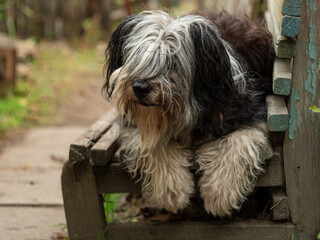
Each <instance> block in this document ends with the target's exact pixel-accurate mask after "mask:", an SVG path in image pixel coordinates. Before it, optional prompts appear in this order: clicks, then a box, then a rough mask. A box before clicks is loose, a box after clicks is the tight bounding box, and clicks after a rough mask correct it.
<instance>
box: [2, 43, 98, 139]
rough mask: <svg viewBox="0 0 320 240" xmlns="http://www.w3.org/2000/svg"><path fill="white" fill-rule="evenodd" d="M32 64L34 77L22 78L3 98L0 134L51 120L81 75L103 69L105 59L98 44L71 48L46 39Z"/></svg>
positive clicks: (75, 86)
mask: <svg viewBox="0 0 320 240" xmlns="http://www.w3.org/2000/svg"><path fill="white" fill-rule="evenodd" d="M29 65H30V68H31V70H32V77H30V78H29V79H21V78H18V79H17V84H16V86H15V88H14V89H12V90H11V92H10V93H9V94H8V96H7V97H6V98H3V99H0V137H1V136H2V137H4V136H5V133H7V132H8V131H10V130H13V129H15V128H17V127H20V126H22V127H29V126H32V125H35V124H48V123H50V116H52V114H53V113H55V111H56V110H57V109H58V107H59V106H61V105H62V104H63V103H65V102H67V101H68V99H69V95H70V92H71V91H73V89H76V88H77V79H79V78H80V77H86V76H90V75H92V74H94V75H95V76H96V75H97V73H98V74H99V73H101V71H102V70H101V69H102V65H103V62H102V61H101V60H99V57H98V56H97V51H96V49H95V48H83V49H70V48H69V47H68V46H67V45H65V44H62V43H44V44H40V47H39V55H38V57H37V59H36V60H34V61H33V62H31V63H29ZM88 81H90V77H88Z"/></svg>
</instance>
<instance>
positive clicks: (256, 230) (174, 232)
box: [106, 220, 293, 240]
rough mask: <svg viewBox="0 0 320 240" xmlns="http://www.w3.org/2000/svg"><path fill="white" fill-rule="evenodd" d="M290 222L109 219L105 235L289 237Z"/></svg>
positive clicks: (231, 239) (194, 239) (141, 239)
mask: <svg viewBox="0 0 320 240" xmlns="http://www.w3.org/2000/svg"><path fill="white" fill-rule="evenodd" d="M292 232H293V225H292V224H285V223H283V224H275V223H272V222H259V221H253V220H251V221H239V222H232V221H219V222H218V221H212V222H164V223H146V222H143V223H110V224H108V227H107V232H106V236H107V239H117V240H124V239H125V240H127V239H130V240H146V239H174V240H182V239H183V240H199V239H228V240H239V239H246V240H257V239H263V240H274V239H277V240H282V239H283V240H288V239H291V234H292Z"/></svg>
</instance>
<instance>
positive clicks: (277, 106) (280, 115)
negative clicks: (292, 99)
mask: <svg viewBox="0 0 320 240" xmlns="http://www.w3.org/2000/svg"><path fill="white" fill-rule="evenodd" d="M266 101H267V108H268V114H267V127H268V130H269V131H270V132H282V131H285V130H286V129H287V128H288V125H289V114H288V110H287V106H286V104H285V101H284V98H283V97H282V96H275V95H268V96H267V98H266Z"/></svg>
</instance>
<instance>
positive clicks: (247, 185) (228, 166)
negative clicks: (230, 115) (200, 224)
mask: <svg viewBox="0 0 320 240" xmlns="http://www.w3.org/2000/svg"><path fill="white" fill-rule="evenodd" d="M267 142H268V139H267V137H266V125H265V124H258V125H257V126H256V127H253V128H245V129H240V130H237V131H235V132H233V133H231V134H229V135H227V136H226V137H224V138H221V139H218V140H216V141H212V142H209V143H207V144H205V145H203V146H202V147H201V148H200V149H199V150H198V151H197V162H198V163H199V165H200V171H201V172H202V176H201V178H200V181H199V185H200V192H201V197H202V199H203V200H204V207H205V209H206V211H207V212H209V213H210V212H211V213H212V214H213V215H215V216H225V215H231V210H232V209H239V208H240V206H241V204H242V203H243V201H244V200H245V199H246V196H247V194H249V193H250V192H251V191H252V190H253V188H254V181H255V179H256V177H257V175H258V174H259V173H260V172H261V171H263V169H262V168H261V164H262V162H261V160H260V158H259V157H260V156H259V153H260V147H262V146H264V145H265V144H267Z"/></svg>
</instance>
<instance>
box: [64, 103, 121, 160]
mask: <svg viewBox="0 0 320 240" xmlns="http://www.w3.org/2000/svg"><path fill="white" fill-rule="evenodd" d="M117 117H118V113H117V111H116V109H112V110H110V111H108V112H107V113H106V114H105V115H103V116H102V117H101V118H100V119H99V120H98V121H97V122H95V123H94V124H93V125H92V126H91V127H90V128H89V129H88V130H87V131H86V132H85V133H84V134H82V135H81V136H80V137H79V138H78V139H77V140H75V141H74V142H73V143H72V144H71V145H70V150H69V159H70V160H72V161H84V160H85V159H88V158H89V154H90V148H91V147H92V146H93V144H94V143H95V142H97V140H98V139H99V138H100V137H101V136H102V134H103V133H105V132H106V131H107V130H108V129H109V128H110V127H111V124H112V123H113V122H114V121H115V120H116V118H117Z"/></svg>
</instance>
